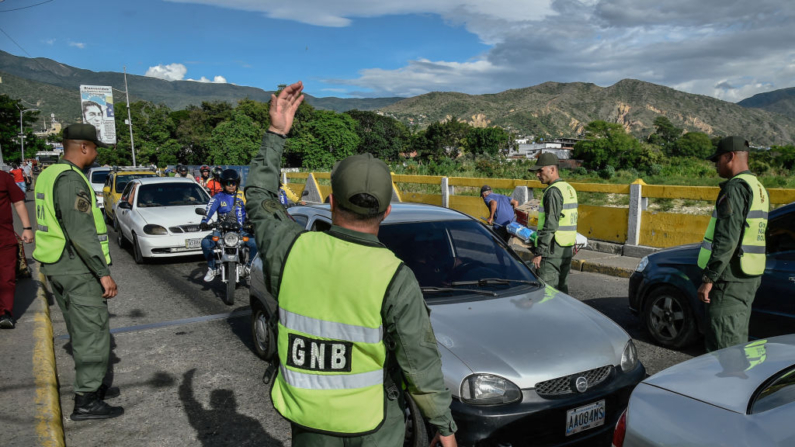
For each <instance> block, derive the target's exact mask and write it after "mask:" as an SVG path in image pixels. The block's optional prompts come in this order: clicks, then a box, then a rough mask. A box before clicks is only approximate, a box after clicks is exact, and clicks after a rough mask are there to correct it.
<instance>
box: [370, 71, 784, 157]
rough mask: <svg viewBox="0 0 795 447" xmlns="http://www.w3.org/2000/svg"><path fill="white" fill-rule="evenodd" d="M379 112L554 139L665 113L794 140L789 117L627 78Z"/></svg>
mask: <svg viewBox="0 0 795 447" xmlns="http://www.w3.org/2000/svg"><path fill="white" fill-rule="evenodd" d="M380 111H381V112H383V113H385V114H386V115H388V116H392V117H395V118H396V119H398V120H400V121H402V122H404V123H406V124H408V125H413V126H416V127H419V128H424V127H426V126H428V125H429V124H430V123H433V122H435V121H439V120H450V119H456V120H461V121H465V122H467V123H469V124H471V125H474V126H502V127H505V128H509V129H512V130H515V131H517V132H519V133H522V134H527V135H534V136H539V137H552V138H555V137H573V136H577V135H580V134H582V133H583V130H584V128H585V125H586V124H588V123H589V122H591V121H595V120H603V121H607V122H610V123H617V124H620V125H622V126H623V127H624V129H625V130H626V131H627V132H629V133H631V134H632V135H634V136H636V137H638V138H646V137H648V136H649V135H650V134H651V133H652V132H654V126H653V123H654V120H655V119H656V118H657V117H659V116H665V117H667V118H668V119H670V121H671V122H672V123H673V124H674V125H676V126H677V127H680V128H682V129H685V130H686V131H692V132H704V133H706V134H708V135H714V136H727V135H743V136H745V137H746V138H747V139H748V140H749V141H751V143H752V144H754V145H763V146H768V145H773V144H788V143H790V142H792V141H793V139H795V118H792V117H787V116H783V115H780V114H775V113H770V112H768V111H765V110H761V109H748V108H745V107H742V106H740V105H737V104H732V103H729V102H726V101H721V100H719V99H715V98H712V97H708V96H703V95H694V94H690V93H684V92H680V91H678V90H674V89H672V88H668V87H664V86H661V85H656V84H651V83H648V82H642V81H637V80H632V79H625V80H623V81H620V82H618V83H616V84H614V85H612V86H610V87H606V88H603V87H599V86H597V85H594V84H587V83H580V82H574V83H556V82H546V83H543V84H540V85H536V86H533V87H528V88H522V89H515V90H507V91H505V92H501V93H497V94H491V95H467V94H463V93H440V92H435V93H428V94H425V95H421V96H417V97H414V98H409V99H405V100H403V101H400V102H398V103H395V104H392V105H390V106H387V107H384V108H382V109H380Z"/></svg>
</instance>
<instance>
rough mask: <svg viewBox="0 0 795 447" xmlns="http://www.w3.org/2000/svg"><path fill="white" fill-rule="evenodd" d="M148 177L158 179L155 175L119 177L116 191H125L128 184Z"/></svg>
mask: <svg viewBox="0 0 795 447" xmlns="http://www.w3.org/2000/svg"><path fill="white" fill-rule="evenodd" d="M148 177H156V175H155V174H124V175H117V176H116V191H124V187H125V186H127V183H130V181H131V180H135V179H137V178H148Z"/></svg>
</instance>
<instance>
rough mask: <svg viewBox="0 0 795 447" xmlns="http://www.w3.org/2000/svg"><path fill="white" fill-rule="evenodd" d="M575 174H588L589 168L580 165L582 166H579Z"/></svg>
mask: <svg viewBox="0 0 795 447" xmlns="http://www.w3.org/2000/svg"><path fill="white" fill-rule="evenodd" d="M573 174H574V175H587V174H588V170H587V169H585V168H584V167H583V166H580V167H578V168H577V169H575V170H574V172H573Z"/></svg>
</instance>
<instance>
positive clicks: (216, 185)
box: [207, 166, 224, 197]
mask: <svg viewBox="0 0 795 447" xmlns="http://www.w3.org/2000/svg"><path fill="white" fill-rule="evenodd" d="M222 172H224V168H222V167H220V166H216V167H215V168H213V178H212V179H210V181H208V182H207V191H209V192H210V197H213V196H215V195H216V194H218V193H219V192H221V191H223V190H224V188H223V186H221V173H222Z"/></svg>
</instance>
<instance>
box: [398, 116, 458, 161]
mask: <svg viewBox="0 0 795 447" xmlns="http://www.w3.org/2000/svg"><path fill="white" fill-rule="evenodd" d="M470 129H471V127H470V126H469V124H467V123H462V122H459V121H456V120H450V121H447V122H444V123H440V122H438V121H437V122H435V123H431V125H430V126H428V128H427V129H425V131H424V132H421V133H419V134H418V135H417V137H416V138H414V139H413V140H412V150H414V151H417V156H418V157H419V158H420V159H425V160H441V159H443V158H445V157H450V158H457V157H458V156H459V155H460V154H461V153H463V152H464V151H465V150H466V147H467V139H466V138H467V136H468V135H469V131H470Z"/></svg>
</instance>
